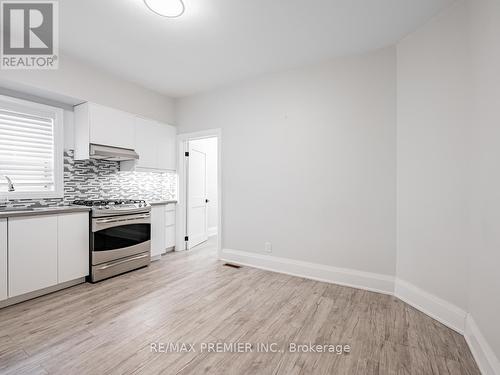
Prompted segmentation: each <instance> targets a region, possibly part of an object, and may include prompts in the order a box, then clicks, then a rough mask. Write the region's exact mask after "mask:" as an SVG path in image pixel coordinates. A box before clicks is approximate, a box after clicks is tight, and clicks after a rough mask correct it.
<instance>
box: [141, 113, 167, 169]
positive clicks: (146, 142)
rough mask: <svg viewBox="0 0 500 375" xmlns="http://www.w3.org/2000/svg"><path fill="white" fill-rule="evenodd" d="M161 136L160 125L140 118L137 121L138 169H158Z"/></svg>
mask: <svg viewBox="0 0 500 375" xmlns="http://www.w3.org/2000/svg"><path fill="white" fill-rule="evenodd" d="M160 136H161V134H160V124H158V123H157V122H155V121H152V120H147V119H143V118H140V117H137V118H136V119H135V151H136V152H137V153H138V154H139V160H138V161H137V167H139V168H150V169H156V168H158V143H159V142H160V139H159V138H160Z"/></svg>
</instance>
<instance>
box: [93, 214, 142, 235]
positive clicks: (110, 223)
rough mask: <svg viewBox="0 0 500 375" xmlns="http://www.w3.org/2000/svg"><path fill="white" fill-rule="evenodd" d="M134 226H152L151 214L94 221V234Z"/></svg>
mask: <svg viewBox="0 0 500 375" xmlns="http://www.w3.org/2000/svg"><path fill="white" fill-rule="evenodd" d="M132 224H151V214H141V215H128V216H127V217H123V216H122V217H120V218H117V217H114V218H103V219H92V232H93V233H95V232H99V231H100V230H103V229H108V228H114V227H119V226H122V225H132Z"/></svg>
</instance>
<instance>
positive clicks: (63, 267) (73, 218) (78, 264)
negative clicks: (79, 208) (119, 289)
mask: <svg viewBox="0 0 500 375" xmlns="http://www.w3.org/2000/svg"><path fill="white" fill-rule="evenodd" d="M57 270H58V283H64V282H66V281H71V280H75V279H78V278H80V277H85V276H87V275H88V274H89V214H88V213H87V212H82V213H76V214H75V213H69V214H66V215H60V216H58V257H57Z"/></svg>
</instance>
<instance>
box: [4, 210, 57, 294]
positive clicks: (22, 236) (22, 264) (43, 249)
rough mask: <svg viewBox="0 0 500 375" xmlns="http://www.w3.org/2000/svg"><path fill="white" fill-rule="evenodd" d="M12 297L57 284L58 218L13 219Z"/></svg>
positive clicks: (11, 224) (10, 221)
mask: <svg viewBox="0 0 500 375" xmlns="http://www.w3.org/2000/svg"><path fill="white" fill-rule="evenodd" d="M8 236H9V237H8V238H9V240H8V244H9V256H8V258H9V261H8V274H9V297H16V296H19V295H21V294H25V293H29V292H33V291H35V290H38V289H43V288H47V287H49V286H53V285H56V284H57V216H55V215H54V216H39V217H29V218H25V217H14V218H9V225H8Z"/></svg>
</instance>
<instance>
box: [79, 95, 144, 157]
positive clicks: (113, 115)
mask: <svg viewBox="0 0 500 375" xmlns="http://www.w3.org/2000/svg"><path fill="white" fill-rule="evenodd" d="M86 104H87V105H88V108H89V111H90V112H89V125H90V143H94V144H98V145H105V146H113V147H122V148H128V149H134V135H135V116H133V115H131V114H129V113H127V112H123V111H119V110H117V109H114V108H109V107H105V106H101V105H98V104H95V103H86Z"/></svg>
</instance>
